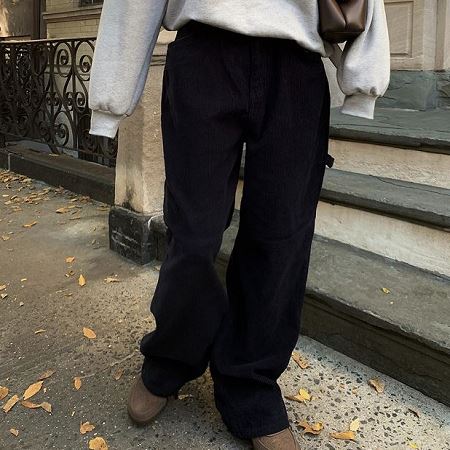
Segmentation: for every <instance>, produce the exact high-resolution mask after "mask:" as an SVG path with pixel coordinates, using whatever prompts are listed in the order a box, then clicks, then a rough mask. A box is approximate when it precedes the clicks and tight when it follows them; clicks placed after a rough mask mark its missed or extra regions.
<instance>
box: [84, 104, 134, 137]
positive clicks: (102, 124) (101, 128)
mask: <svg viewBox="0 0 450 450" xmlns="http://www.w3.org/2000/svg"><path fill="white" fill-rule="evenodd" d="M125 117H126V115H125V114H122V115H119V114H113V113H110V112H106V111H92V116H91V127H90V130H89V134H93V135H97V136H106V137H109V138H112V139H113V138H114V137H115V136H116V134H117V131H118V129H119V125H120V122H121V121H122V119H124V118H125Z"/></svg>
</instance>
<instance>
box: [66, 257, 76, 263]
mask: <svg viewBox="0 0 450 450" xmlns="http://www.w3.org/2000/svg"><path fill="white" fill-rule="evenodd" d="M74 261H75V256H68V257H67V258H66V263H68V264H71V263H73V262H74Z"/></svg>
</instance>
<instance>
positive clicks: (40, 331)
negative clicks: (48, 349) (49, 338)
mask: <svg viewBox="0 0 450 450" xmlns="http://www.w3.org/2000/svg"><path fill="white" fill-rule="evenodd" d="M46 331H47V330H44V329H42V328H41V329H40V330H36V331H35V332H34V334H41V333H45V332H46Z"/></svg>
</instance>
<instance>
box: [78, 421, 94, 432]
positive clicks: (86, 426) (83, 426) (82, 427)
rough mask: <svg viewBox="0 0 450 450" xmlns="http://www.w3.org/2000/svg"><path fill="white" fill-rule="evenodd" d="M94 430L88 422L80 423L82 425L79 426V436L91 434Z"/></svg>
mask: <svg viewBox="0 0 450 450" xmlns="http://www.w3.org/2000/svg"><path fill="white" fill-rule="evenodd" d="M94 428H95V426H94V425H92V424H91V423H89V422H84V423H82V424H81V425H80V433H81V434H86V433H89V432H91V431H92V430H94Z"/></svg>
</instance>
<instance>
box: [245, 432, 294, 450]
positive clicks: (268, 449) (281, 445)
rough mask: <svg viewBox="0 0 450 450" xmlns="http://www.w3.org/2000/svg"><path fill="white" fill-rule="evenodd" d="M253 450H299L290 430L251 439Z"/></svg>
mask: <svg viewBox="0 0 450 450" xmlns="http://www.w3.org/2000/svg"><path fill="white" fill-rule="evenodd" d="M252 443H253V448H254V449H255V450H300V446H299V445H298V442H297V441H296V439H295V437H294V435H293V433H292V431H291V429H290V428H285V429H284V430H282V431H279V432H278V433H274V434H268V435H267V436H261V437H257V438H254V439H252Z"/></svg>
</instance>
